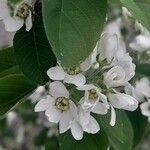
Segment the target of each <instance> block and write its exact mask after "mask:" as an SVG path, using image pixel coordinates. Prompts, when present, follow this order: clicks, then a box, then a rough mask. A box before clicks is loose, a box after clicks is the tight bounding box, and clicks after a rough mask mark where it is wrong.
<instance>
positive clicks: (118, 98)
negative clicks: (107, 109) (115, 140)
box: [108, 93, 135, 109]
mask: <svg viewBox="0 0 150 150" xmlns="http://www.w3.org/2000/svg"><path fill="white" fill-rule="evenodd" d="M108 98H109V101H110V103H111V105H112V106H113V107H115V108H118V109H124V108H125V107H126V106H128V107H130V106H133V105H134V104H135V102H134V100H135V99H134V98H133V97H131V96H129V95H127V94H123V93H118V94H108Z"/></svg>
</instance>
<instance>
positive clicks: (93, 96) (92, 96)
mask: <svg viewBox="0 0 150 150" xmlns="http://www.w3.org/2000/svg"><path fill="white" fill-rule="evenodd" d="M97 98H98V94H97V92H96V90H95V89H91V90H89V99H91V100H93V101H95V100H97Z"/></svg>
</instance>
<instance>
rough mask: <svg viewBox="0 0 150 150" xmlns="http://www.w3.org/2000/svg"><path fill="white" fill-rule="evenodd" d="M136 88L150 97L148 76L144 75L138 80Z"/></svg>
mask: <svg viewBox="0 0 150 150" xmlns="http://www.w3.org/2000/svg"><path fill="white" fill-rule="evenodd" d="M135 89H136V91H138V92H139V93H141V94H142V95H143V96H144V97H145V98H150V81H149V79H148V78H146V77H143V78H141V79H140V80H139V81H136V85H135Z"/></svg>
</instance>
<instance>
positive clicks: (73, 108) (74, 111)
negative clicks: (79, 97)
mask: <svg viewBox="0 0 150 150" xmlns="http://www.w3.org/2000/svg"><path fill="white" fill-rule="evenodd" d="M69 107H70V113H71V114H72V116H74V117H75V118H76V117H77V107H76V105H75V103H74V102H73V101H71V100H69Z"/></svg>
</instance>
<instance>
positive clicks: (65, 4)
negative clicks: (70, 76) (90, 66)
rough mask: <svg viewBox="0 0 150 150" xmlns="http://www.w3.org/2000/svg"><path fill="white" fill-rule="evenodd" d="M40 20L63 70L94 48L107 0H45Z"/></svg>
mask: <svg viewBox="0 0 150 150" xmlns="http://www.w3.org/2000/svg"><path fill="white" fill-rule="evenodd" d="M42 2H43V18H44V25H45V29H46V33H47V36H48V39H49V41H50V43H51V45H52V48H53V51H54V53H55V55H56V57H57V59H58V61H59V62H60V63H61V65H62V66H64V67H71V66H73V65H77V64H78V63H79V62H80V61H83V60H84V59H85V58H86V57H87V56H88V55H89V54H90V53H91V52H92V50H93V49H94V47H95V45H96V42H97V40H98V39H99V38H100V33H101V31H102V28H103V24H104V21H105V16H106V9H107V0H92V1H89V0H44V1H42Z"/></svg>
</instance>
